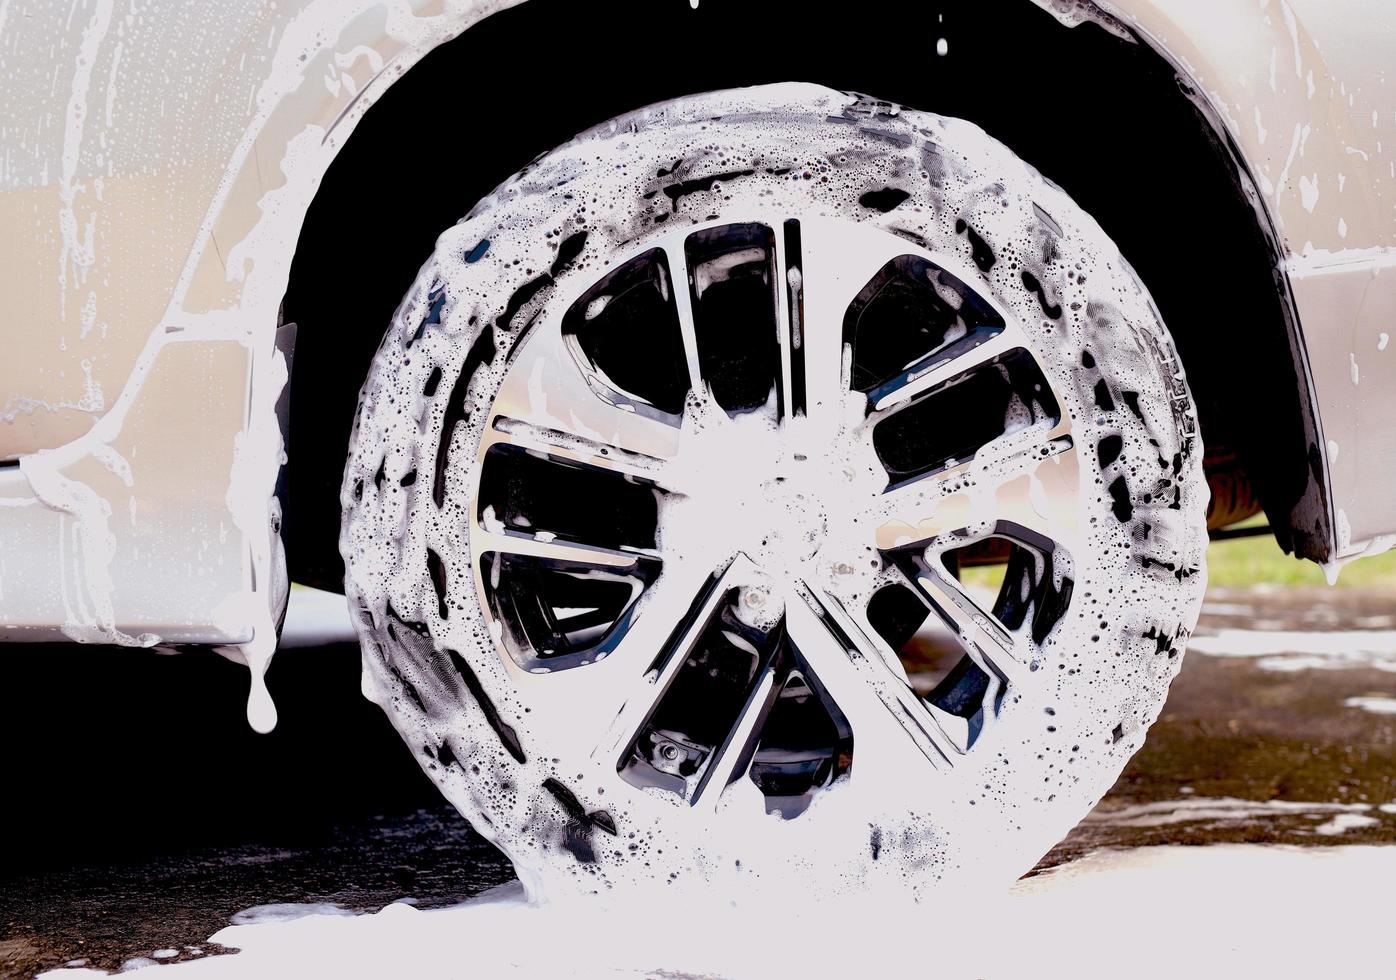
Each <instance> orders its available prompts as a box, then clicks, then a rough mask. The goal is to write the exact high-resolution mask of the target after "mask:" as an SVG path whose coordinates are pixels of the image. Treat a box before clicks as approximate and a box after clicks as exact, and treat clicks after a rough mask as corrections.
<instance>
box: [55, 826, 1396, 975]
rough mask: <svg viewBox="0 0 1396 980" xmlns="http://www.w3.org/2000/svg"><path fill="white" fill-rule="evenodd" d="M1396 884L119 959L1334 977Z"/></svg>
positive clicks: (397, 915)
mask: <svg viewBox="0 0 1396 980" xmlns="http://www.w3.org/2000/svg"><path fill="white" fill-rule="evenodd" d="M1214 802H1215V801H1214ZM1340 815H1343V816H1356V814H1349V813H1343V814H1340ZM1393 881H1396V847H1392V846H1385V847H1372V846H1356V845H1355V846H1348V847H1306V848H1294V847H1285V846H1279V845H1255V844H1216V845H1211V846H1207V847H1168V846H1163V847H1143V848H1136V849H1130V850H1103V851H1097V852H1094V853H1092V854H1088V855H1086V856H1085V857H1083V858H1081V859H1079V860H1077V861H1074V862H1072V863H1070V864H1065V865H1061V866H1059V867H1056V868H1053V869H1051V870H1050V871H1047V872H1045V873H1042V874H1039V875H1037V876H1035V877H1032V878H1028V879H1025V880H1023V881H1020V882H1019V883H1018V884H1017V885H1016V886H1015V887H1014V888H1013V889H1012V891H1011V892H1009V894H1008V895H1007V896H1005V897H1004V898H1002V899H999V900H997V901H993V902H988V903H984V904H980V905H978V906H977V907H970V906H968V905H967V904H965V903H963V902H961V903H959V904H958V905H957V906H956V908H955V909H954V910H953V911H952V910H935V909H930V908H927V907H925V906H918V907H914V908H908V909H897V910H889V909H886V908H863V909H861V910H858V909H848V908H840V909H837V910H831V909H828V908H824V909H821V910H817V911H806V912H802V913H796V912H790V911H786V910H781V909H768V910H766V911H765V912H764V913H763V914H760V915H753V914H751V912H750V911H749V910H742V911H737V910H732V909H726V910H709V911H707V912H702V913H700V912H698V911H696V910H694V909H692V908H690V907H683V906H679V905H678V904H677V903H676V904H675V905H674V906H673V907H653V908H650V909H647V910H646V909H629V910H626V913H625V914H617V913H616V912H615V911H614V910H612V911H610V912H607V911H605V910H603V909H601V908H600V907H599V906H598V907H589V906H587V905H586V904H585V903H575V904H569V905H567V906H565V907H547V906H544V907H535V906H530V905H528V904H527V903H526V902H525V901H524V899H523V895H522V890H521V889H520V888H519V886H517V885H510V886H505V887H503V888H500V889H495V890H494V891H492V892H489V893H486V894H485V895H483V896H481V897H479V898H477V899H475V900H473V901H471V902H468V903H466V904H464V905H459V906H455V907H452V908H446V909H438V910H432V911H422V910H419V909H416V908H413V907H412V906H410V905H407V904H394V905H389V906H388V907H386V908H384V909H383V910H381V911H379V912H375V913H372V914H368V915H346V914H344V913H343V911H342V910H339V909H334V908H329V909H327V908H326V907H324V906H310V907H307V908H306V909H304V910H301V909H297V908H296V907H295V906H281V907H278V908H277V909H276V910H275V912H274V913H272V912H267V911H262V912H258V913H257V914H249V915H245V916H242V917H241V919H242V921H244V922H246V924H243V925H233V926H229V927H228V928H226V929H223V930H222V931H220V932H218V933H216V934H215V935H214V936H212V937H211V940H210V941H211V942H214V943H220V944H222V945H224V946H228V947H235V948H237V949H238V950H240V951H239V952H237V953H233V954H230V955H226V956H213V957H203V958H199V959H193V960H185V961H182V962H178V963H173V964H158V963H155V962H153V961H148V960H133V961H131V962H130V963H128V964H127V966H128V969H129V968H133V967H134V968H135V969H136V970H140V969H158V970H159V971H160V972H159V973H158V974H157V975H158V976H160V977H165V976H166V975H167V972H168V971H173V972H168V975H169V977H170V978H171V980H179V977H183V976H189V977H191V978H198V977H254V976H255V977H259V978H262V977H306V976H333V977H384V976H392V977H410V978H434V977H460V978H471V977H481V978H495V977H549V978H551V977H652V976H665V977H671V978H673V977H704V978H707V977H723V978H728V977H730V978H737V977H771V976H801V975H803V976H809V977H825V976H840V975H842V976H864V977H870V976H903V975H910V974H911V973H913V972H914V973H915V974H917V975H941V976H951V977H958V976H976V977H1018V976H1027V975H1038V974H1044V973H1045V974H1053V973H1060V972H1067V971H1069V972H1070V973H1071V974H1072V975H1073V976H1078V977H1081V976H1106V975H1109V976H1116V975H1118V974H1120V973H1121V972H1126V971H1127V972H1128V973H1129V974H1130V975H1131V976H1147V977H1152V976H1176V975H1179V974H1181V973H1182V972H1183V971H1185V970H1186V971H1188V972H1190V973H1198V972H1201V973H1203V974H1205V975H1211V976H1222V975H1228V974H1237V975H1246V976H1252V975H1257V974H1263V973H1267V972H1268V973H1271V974H1273V975H1283V976H1291V975H1297V974H1303V973H1313V974H1315V975H1333V974H1334V973H1335V972H1337V971H1339V970H1342V969H1347V968H1350V969H1362V970H1363V971H1364V972H1371V971H1372V968H1373V967H1377V968H1378V970H1379V971H1380V969H1381V968H1382V965H1383V964H1386V963H1388V962H1389V961H1390V960H1391V958H1392V956H1393V954H1392V952H1391V950H1390V947H1389V942H1388V939H1387V937H1388V936H1389V925H1390V923H1389V918H1390V913H1389V902H1388V896H1389V894H1390V890H1391V886H1392V883H1393ZM300 911H308V912H309V913H310V914H306V915H297V913H298V912H300ZM820 937H827V938H820ZM1281 937H1283V938H1281ZM1145 951H1147V955H1143V956H1141V953H1143V952H1145ZM92 975H98V974H97V973H96V972H95V971H89V970H82V969H75V970H58V971H53V972H51V973H48V974H44V976H49V977H80V976H92Z"/></svg>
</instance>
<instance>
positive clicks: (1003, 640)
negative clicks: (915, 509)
mask: <svg viewBox="0 0 1396 980" xmlns="http://www.w3.org/2000/svg"><path fill="white" fill-rule="evenodd" d="M939 565H940V563H939V561H934V562H931V561H928V562H925V563H922V564H921V566H920V567H918V568H917V569H916V571H915V574H914V576H912V578H913V581H914V585H915V588H916V591H918V592H919V593H920V594H921V597H922V598H923V599H924V600H926V601H927V602H928V603H929V605H930V607H931V611H932V612H934V613H935V614H936V615H937V616H939V617H940V619H941V621H942V622H944V623H945V625H947V626H949V627H950V629H951V630H952V631H954V632H955V633H956V634H957V635H958V636H959V640H960V645H961V646H962V647H963V648H964V650H965V652H966V653H967V654H968V655H969V657H970V659H971V660H973V661H974V662H975V664H976V666H978V667H979V669H980V670H982V671H984V673H985V674H987V675H988V676H989V680H990V689H989V691H988V692H987V693H986V695H985V697H984V701H985V704H986V705H991V704H993V703H994V700H995V698H996V696H997V694H998V688H1001V686H1002V685H1003V684H1004V683H1005V682H1006V683H1010V684H1016V683H1022V682H1023V681H1025V680H1027V676H1028V673H1029V671H1030V664H1031V660H1032V654H1031V651H1030V650H1029V649H1028V646H1027V642H1026V640H1025V639H1024V638H1023V637H1021V636H1019V635H1017V634H1014V633H1010V632H1009V631H1008V630H1006V629H1005V628H1004V627H1003V625H1002V624H1001V623H999V621H998V620H997V619H995V618H994V617H993V615H992V614H991V613H990V612H988V611H986V610H984V609H982V608H980V606H979V604H978V603H977V602H975V601H974V600H973V599H972V598H970V596H969V594H968V593H967V592H965V590H964V589H963V588H961V586H960V585H959V583H957V582H955V581H954V580H953V579H951V578H950V576H949V575H947V574H945V573H944V571H943V569H941V568H940V567H939ZM992 716H993V712H989V711H986V712H985V718H986V720H987V719H989V718H992Z"/></svg>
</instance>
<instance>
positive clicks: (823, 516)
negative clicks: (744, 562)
mask: <svg viewBox="0 0 1396 980" xmlns="http://www.w3.org/2000/svg"><path fill="white" fill-rule="evenodd" d="M759 498H760V500H759V503H757V504H756V509H757V511H758V512H759V513H760V514H761V515H762V520H761V521H760V524H759V525H757V527H756V528H755V530H757V531H759V533H760V541H759V543H757V542H753V543H752V548H753V551H755V552H756V554H754V555H753V556H752V557H753V559H754V560H755V561H756V562H757V564H759V565H763V566H766V567H768V568H771V569H778V568H789V567H791V566H793V565H798V564H800V563H802V562H805V561H808V560H809V559H810V558H812V557H813V556H814V555H815V554H816V553H817V552H818V551H819V549H820V548H821V547H822V546H823V544H824V537H825V535H826V534H827V533H828V529H829V517H828V514H827V512H826V508H825V507H824V504H823V502H822V501H821V500H820V499H819V498H818V497H817V496H816V495H815V494H813V493H811V492H810V491H809V490H808V488H807V487H805V485H804V483H803V481H799V480H795V479H792V478H790V477H786V476H775V477H772V478H770V479H768V480H766V481H764V482H763V483H761V485H760V487H759Z"/></svg>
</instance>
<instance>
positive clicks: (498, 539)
mask: <svg viewBox="0 0 1396 980" xmlns="http://www.w3.org/2000/svg"><path fill="white" fill-rule="evenodd" d="M491 523H492V521H491ZM470 545H471V551H472V554H473V555H474V558H475V561H476V563H477V564H479V565H480V572H481V575H488V574H489V572H490V569H489V568H488V567H486V562H485V556H486V555H491V554H496V555H519V556H521V557H525V558H537V559H542V560H543V561H552V562H558V563H560V564H581V565H596V566H598V567H601V568H624V569H628V568H633V567H634V566H635V562H636V560H637V559H639V558H655V557H657V553H656V552H655V551H654V550H652V549H639V548H637V549H633V550H626V549H621V548H604V547H599V546H596V545H590V544H585V543H582V542H576V541H565V540H563V539H561V538H554V537H549V536H548V535H547V533H541V534H526V533H523V532H520V531H511V530H508V529H505V528H499V527H495V528H493V529H491V528H488V527H486V526H484V525H482V524H480V523H478V522H477V523H476V524H475V527H474V528H473V529H472V531H471V540H470Z"/></svg>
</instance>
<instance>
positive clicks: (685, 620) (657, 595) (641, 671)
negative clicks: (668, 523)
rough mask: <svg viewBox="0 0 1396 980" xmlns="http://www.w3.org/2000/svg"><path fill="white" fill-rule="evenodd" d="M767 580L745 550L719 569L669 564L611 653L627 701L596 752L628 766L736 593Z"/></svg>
mask: <svg viewBox="0 0 1396 980" xmlns="http://www.w3.org/2000/svg"><path fill="white" fill-rule="evenodd" d="M761 581H762V576H761V575H760V573H759V572H758V571H757V569H756V567H755V566H754V565H753V564H752V563H751V561H750V560H749V559H748V558H746V556H744V555H738V556H737V557H736V558H735V559H734V560H733V561H732V562H731V563H730V564H729V565H728V566H727V568H725V569H723V570H722V571H721V572H720V573H717V574H714V573H712V572H711V571H701V570H699V569H697V568H696V566H694V565H693V563H688V562H682V561H677V562H674V563H672V564H671V565H670V566H666V568H665V570H664V572H663V573H662V574H661V575H660V577H659V580H658V581H656V582H655V584H654V585H653V586H652V587H651V590H650V594H649V595H647V596H646V597H644V598H643V599H642V604H641V606H640V608H639V610H638V611H637V616H636V618H635V627H634V629H633V631H632V633H633V635H631V636H627V637H626V638H625V639H624V640H623V641H622V643H621V645H620V649H619V650H618V651H617V653H616V655H614V656H613V657H612V658H611V661H610V667H609V668H608V670H610V671H611V672H616V673H619V674H620V675H621V676H620V680H619V682H618V683H619V686H620V689H621V691H622V695H621V704H620V707H619V709H618V710H617V711H616V714H615V718H614V721H613V722H612V723H611V724H610V725H609V727H608V729H607V734H606V735H604V736H603V737H602V738H601V739H600V741H599V742H598V744H597V747H596V749H595V751H594V753H593V755H594V756H596V757H598V758H611V759H617V760H619V765H621V766H622V767H624V765H625V764H626V758H627V756H626V754H627V752H628V751H629V750H630V748H631V747H632V746H633V745H634V743H635V742H636V740H637V738H639V737H640V735H641V734H642V732H643V730H644V729H645V728H646V726H647V724H648V723H649V721H650V720H651V719H652V718H653V717H654V716H655V714H656V712H657V711H658V710H659V708H660V706H661V702H662V701H664V699H665V698H666V696H667V695H668V694H669V692H670V689H671V687H672V686H673V685H674V682H675V679H676V678H677V677H678V675H679V673H680V672H681V671H682V670H683V669H684V667H685V665H686V664H687V663H688V661H689V658H690V657H691V656H692V655H694V654H695V652H696V649H697V647H698V645H699V643H700V641H701V640H702V639H703V637H704V635H705V634H706V633H707V632H708V631H710V630H711V629H712V628H713V626H714V623H715V621H716V620H717V619H718V617H719V615H720V613H721V612H722V610H723V608H724V605H725V604H726V603H728V602H729V601H730V598H731V596H732V593H733V592H734V591H736V590H741V589H744V588H747V587H750V586H752V585H754V584H757V583H759V582H761Z"/></svg>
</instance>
